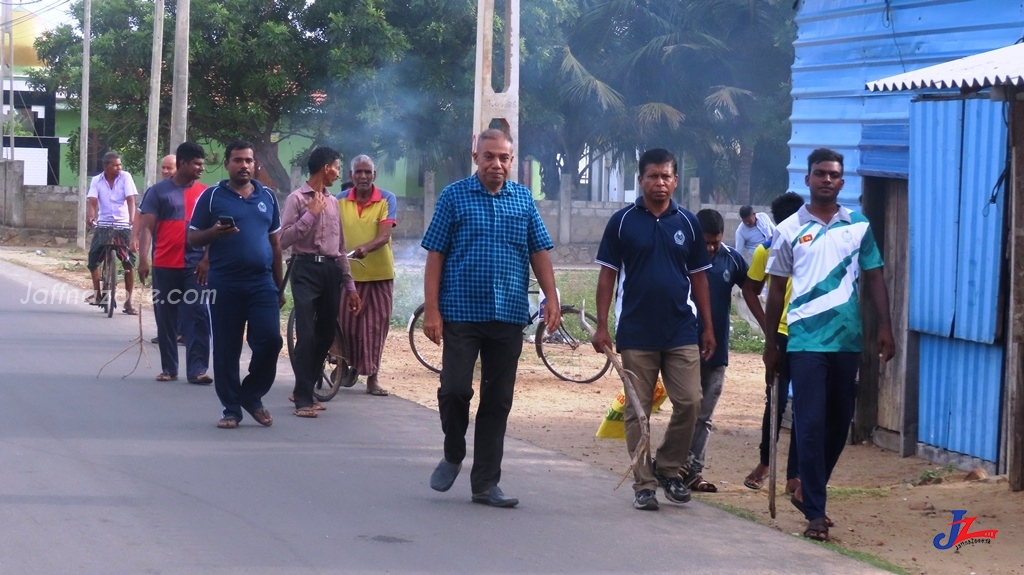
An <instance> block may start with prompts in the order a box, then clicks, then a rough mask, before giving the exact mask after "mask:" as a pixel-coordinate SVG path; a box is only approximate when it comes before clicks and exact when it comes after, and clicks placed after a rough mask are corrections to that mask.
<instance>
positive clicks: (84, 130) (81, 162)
mask: <svg viewBox="0 0 1024 575" xmlns="http://www.w3.org/2000/svg"><path fill="white" fill-rule="evenodd" d="M84 4H85V17H84V18H83V22H82V121H81V125H80V126H79V128H78V249H80V250H84V249H85V195H86V194H87V193H89V165H88V164H89V59H90V58H91V57H92V54H91V46H90V44H91V42H92V38H91V36H92V0H84Z"/></svg>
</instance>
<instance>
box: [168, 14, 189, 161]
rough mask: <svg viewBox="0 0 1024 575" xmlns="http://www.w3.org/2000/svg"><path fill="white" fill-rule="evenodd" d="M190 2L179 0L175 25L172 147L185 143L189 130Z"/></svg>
mask: <svg viewBox="0 0 1024 575" xmlns="http://www.w3.org/2000/svg"><path fill="white" fill-rule="evenodd" d="M190 7H191V4H190V0H178V8H177V12H178V15H177V20H176V21H175V25H174V86H173V88H172V90H171V147H170V149H172V150H173V149H175V148H177V147H178V144H180V143H182V142H184V141H185V131H186V129H187V128H188V35H189V9H190Z"/></svg>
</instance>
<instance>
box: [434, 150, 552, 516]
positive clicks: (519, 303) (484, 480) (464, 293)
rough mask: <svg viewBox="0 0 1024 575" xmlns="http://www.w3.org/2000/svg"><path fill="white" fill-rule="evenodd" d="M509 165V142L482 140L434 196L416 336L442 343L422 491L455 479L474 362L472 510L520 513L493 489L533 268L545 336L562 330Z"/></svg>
mask: <svg viewBox="0 0 1024 575" xmlns="http://www.w3.org/2000/svg"><path fill="white" fill-rule="evenodd" d="M513 159H514V158H513V155H512V138H511V137H510V136H509V135H508V134H506V133H505V132H502V131H501V130H485V131H484V132H482V133H481V134H480V135H479V136H478V137H477V141H476V150H475V151H474V152H473V162H474V163H475V164H476V166H477V171H476V173H475V174H473V175H472V176H470V177H468V178H466V179H464V180H459V181H457V182H455V183H453V184H451V185H449V186H448V187H446V188H445V189H444V190H443V191H442V192H441V195H440V197H438V200H437V206H436V208H435V209H434V217H433V219H432V220H431V222H430V227H429V228H427V233H426V235H425V236H424V238H423V242H422V244H421V245H422V246H423V248H424V249H426V250H427V266H426V271H425V273H424V279H423V292H424V299H425V303H424V318H423V333H424V334H425V335H426V336H427V337H428V338H430V340H431V341H433V342H434V343H436V344H440V343H441V340H442V339H444V350H443V354H442V359H441V386H440V387H439V388H438V390H437V403H438V411H440V414H441V430H442V431H443V432H444V459H442V460H441V462H440V463H438V464H437V468H436V469H434V472H433V474H432V475H431V476H430V487H431V488H433V489H434V490H436V491H448V490H449V489H450V488H451V486H452V484H454V483H455V478H456V477H458V475H459V471H460V470H461V469H462V460H463V459H464V458H465V457H466V429H467V428H468V426H469V402H470V400H471V399H472V398H473V369H474V366H475V365H476V360H477V357H479V358H480V363H481V371H482V377H481V382H480V406H479V408H478V410H477V415H476V438H475V439H474V443H473V451H474V457H473V469H472V471H471V472H470V478H469V479H470V487H471V488H472V492H473V501H474V502H475V503H482V504H484V505H490V506H492V507H515V506H516V505H517V504H518V503H519V500H518V499H516V498H514V497H508V496H506V495H505V494H504V493H502V491H501V488H499V487H498V482H499V481H500V479H501V458H502V455H503V453H504V448H505V423H506V421H507V420H508V414H509V411H511V409H512V392H513V389H514V388H515V383H516V367H517V366H518V365H519V355H520V353H521V352H522V349H523V327H524V326H525V325H526V324H527V323H529V321H530V304H529V300H528V299H527V298H528V296H527V291H528V288H529V284H530V268H531V267H532V268H533V273H534V274H535V275H536V277H537V282H538V283H539V284H540V287H541V289H542V290H544V293H545V294H549V295H548V298H547V301H546V302H545V304H544V317H545V318H546V321H547V329H548V332H549V333H550V332H554V330H556V329H558V326H559V325H560V324H561V323H562V314H561V311H560V309H561V308H560V306H559V303H558V296H557V295H556V294H557V293H558V292H557V291H555V275H554V270H553V269H552V267H551V259H550V258H549V257H548V252H547V250H550V249H551V248H552V247H554V245H553V244H552V243H551V237H550V236H549V235H548V232H547V229H546V228H545V227H544V222H543V221H541V218H540V214H539V213H538V212H537V206H536V204H535V203H534V201H533V195H532V194H531V193H530V190H529V189H527V188H526V187H524V186H522V185H520V184H517V183H515V182H510V181H508V173H509V169H510V168H511V167H512V161H513Z"/></svg>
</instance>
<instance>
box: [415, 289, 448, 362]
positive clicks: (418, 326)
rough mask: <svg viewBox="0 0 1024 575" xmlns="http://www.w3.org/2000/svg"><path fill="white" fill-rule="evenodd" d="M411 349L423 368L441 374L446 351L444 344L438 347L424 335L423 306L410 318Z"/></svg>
mask: <svg viewBox="0 0 1024 575" xmlns="http://www.w3.org/2000/svg"><path fill="white" fill-rule="evenodd" d="M408 331H409V347H411V348H412V354H413V355H414V356H416V360H417V361H419V362H420V363H421V364H423V367H425V368H427V369H429V370H430V371H432V372H434V373H441V355H442V352H443V351H444V342H441V345H436V344H435V343H434V342H432V341H430V339H429V338H427V336H426V335H425V334H424V333H423V305H422V304H420V307H418V308H416V311H414V312H413V313H412V316H411V317H410V318H409V327H408Z"/></svg>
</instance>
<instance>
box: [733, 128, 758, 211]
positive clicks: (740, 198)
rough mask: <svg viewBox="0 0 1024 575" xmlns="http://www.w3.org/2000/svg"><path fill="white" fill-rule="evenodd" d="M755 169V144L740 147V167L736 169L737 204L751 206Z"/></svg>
mask: <svg viewBox="0 0 1024 575" xmlns="http://www.w3.org/2000/svg"><path fill="white" fill-rule="evenodd" d="M753 168H754V144H753V143H750V144H748V145H741V146H740V158H739V165H738V166H737V167H736V169H737V173H736V203H737V204H739V205H741V206H746V205H749V204H750V173H751V171H752V170H753Z"/></svg>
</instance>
